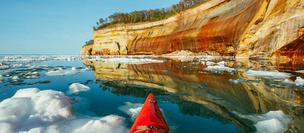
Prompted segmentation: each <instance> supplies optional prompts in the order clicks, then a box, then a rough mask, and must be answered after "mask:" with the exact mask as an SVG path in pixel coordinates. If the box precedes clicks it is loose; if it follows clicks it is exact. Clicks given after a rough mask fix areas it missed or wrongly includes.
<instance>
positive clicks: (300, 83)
mask: <svg viewBox="0 0 304 133" xmlns="http://www.w3.org/2000/svg"><path fill="white" fill-rule="evenodd" d="M295 84H296V86H304V79H302V78H301V77H297V79H296V80H295Z"/></svg>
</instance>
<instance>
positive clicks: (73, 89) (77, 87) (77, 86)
mask: <svg viewBox="0 0 304 133" xmlns="http://www.w3.org/2000/svg"><path fill="white" fill-rule="evenodd" d="M69 88H70V92H71V93H79V92H82V91H88V90H90V87H89V86H86V85H83V84H80V83H73V84H71V85H70V86H69Z"/></svg>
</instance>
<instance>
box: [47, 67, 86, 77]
mask: <svg viewBox="0 0 304 133" xmlns="http://www.w3.org/2000/svg"><path fill="white" fill-rule="evenodd" d="M80 72H82V70H78V69H76V68H75V67H72V68H71V69H62V68H57V70H49V71H48V72H46V73H45V74H46V75H47V76H66V75H75V74H78V73H80Z"/></svg>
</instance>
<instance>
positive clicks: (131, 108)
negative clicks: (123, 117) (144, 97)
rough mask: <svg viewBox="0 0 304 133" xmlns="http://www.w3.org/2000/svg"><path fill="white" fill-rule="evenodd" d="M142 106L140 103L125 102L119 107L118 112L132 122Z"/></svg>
mask: <svg viewBox="0 0 304 133" xmlns="http://www.w3.org/2000/svg"><path fill="white" fill-rule="evenodd" d="M142 106H143V104H141V103H131V102H126V103H125V105H123V106H120V107H119V110H121V111H122V112H124V113H126V114H128V115H129V116H130V117H131V119H132V120H135V118H136V117H137V115H138V114H139V112H140V110H141V108H142Z"/></svg>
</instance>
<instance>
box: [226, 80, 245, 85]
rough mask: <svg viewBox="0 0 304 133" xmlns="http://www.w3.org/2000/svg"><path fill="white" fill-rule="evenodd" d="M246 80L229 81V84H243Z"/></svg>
mask: <svg viewBox="0 0 304 133" xmlns="http://www.w3.org/2000/svg"><path fill="white" fill-rule="evenodd" d="M245 81H246V80H244V79H229V82H231V83H234V84H239V83H242V82H245Z"/></svg>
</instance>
